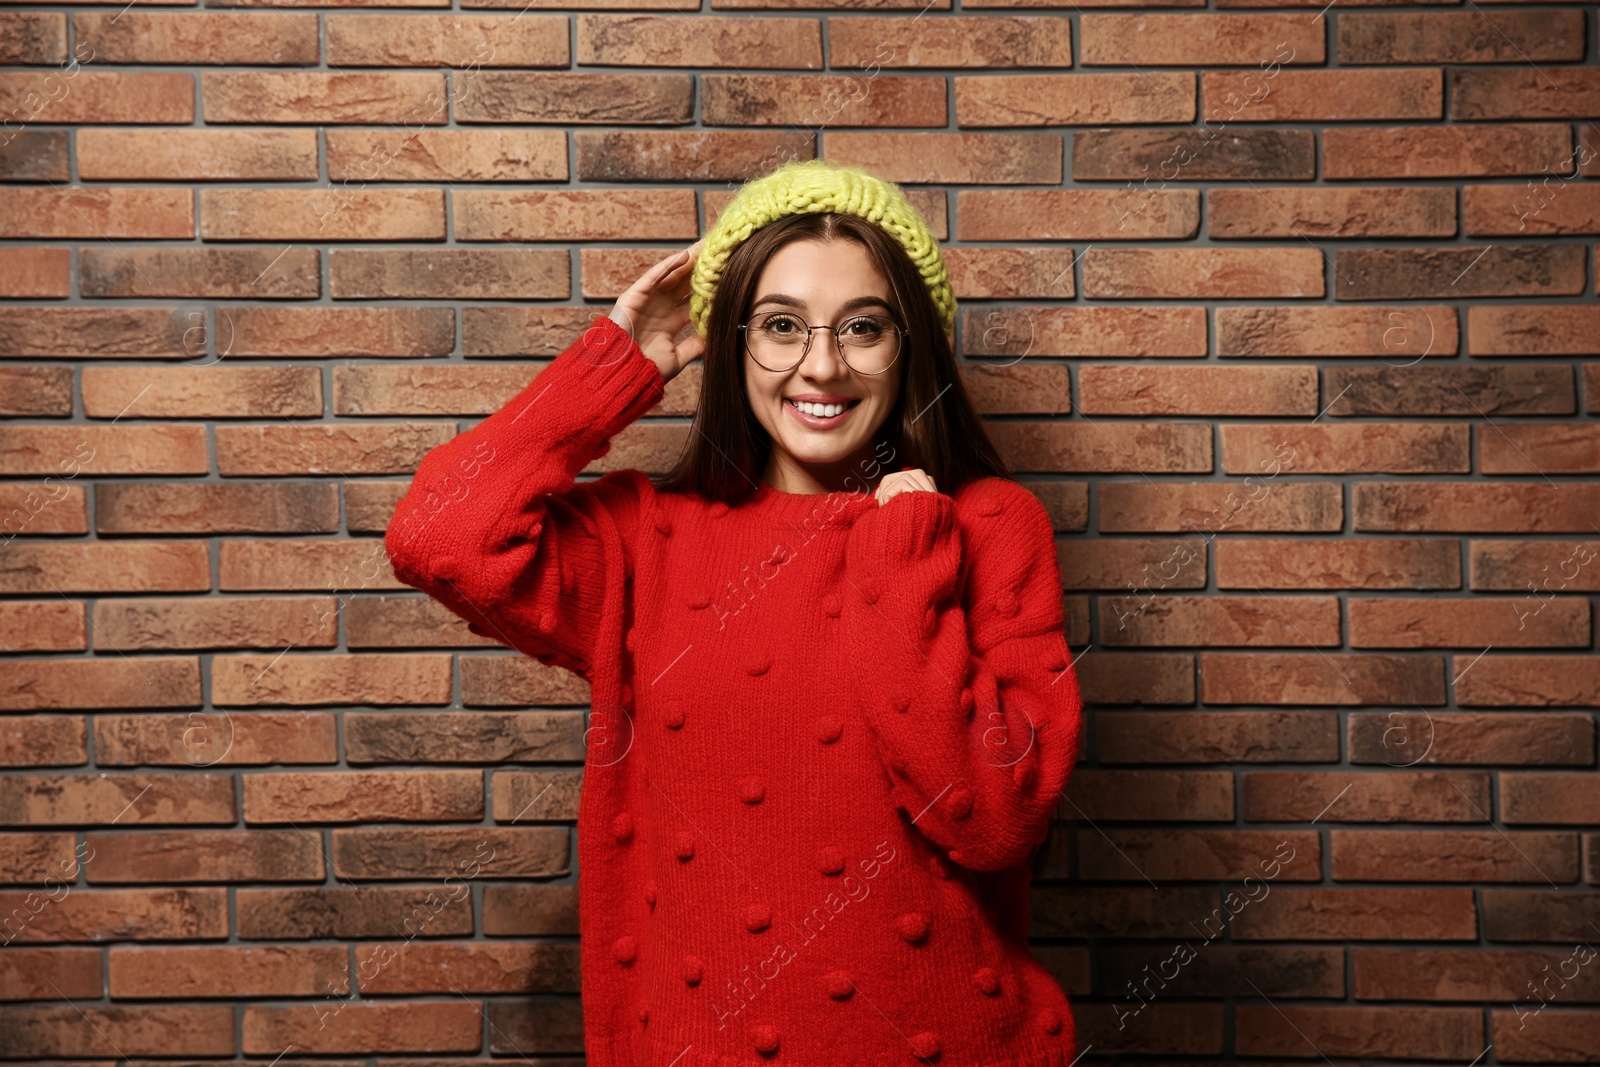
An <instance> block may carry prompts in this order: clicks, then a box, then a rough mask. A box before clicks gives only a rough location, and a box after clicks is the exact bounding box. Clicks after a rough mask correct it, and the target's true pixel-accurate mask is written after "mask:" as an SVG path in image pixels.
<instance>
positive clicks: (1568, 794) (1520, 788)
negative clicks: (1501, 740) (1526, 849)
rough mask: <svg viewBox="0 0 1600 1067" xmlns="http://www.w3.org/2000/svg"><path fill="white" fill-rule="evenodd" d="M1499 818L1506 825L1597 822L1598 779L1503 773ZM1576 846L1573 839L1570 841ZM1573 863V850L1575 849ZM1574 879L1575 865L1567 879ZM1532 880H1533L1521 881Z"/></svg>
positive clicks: (1599, 818) (1599, 804)
mask: <svg viewBox="0 0 1600 1067" xmlns="http://www.w3.org/2000/svg"><path fill="white" fill-rule="evenodd" d="M1500 818H1501V820H1502V821H1504V822H1505V823H1507V824H1508V825H1509V824H1511V823H1518V824H1530V823H1532V824H1544V825H1548V824H1551V823H1580V824H1581V823H1588V824H1590V825H1593V824H1594V823H1596V822H1600V776H1597V775H1595V774H1593V773H1592V772H1587V771H1581V772H1578V773H1576V774H1543V773H1538V772H1533V771H1506V772H1504V773H1502V774H1501V775H1500ZM1573 843H1574V844H1576V840H1574V842H1573ZM1573 858H1574V861H1575V860H1576V850H1574V857H1573ZM1576 877H1577V870H1576V863H1574V867H1573V870H1572V872H1571V874H1570V876H1569V877H1566V878H1556V879H1555V880H1556V881H1562V882H1570V881H1572V880H1573V879H1574V878H1576ZM1523 880H1524V881H1533V879H1531V878H1529V879H1523Z"/></svg>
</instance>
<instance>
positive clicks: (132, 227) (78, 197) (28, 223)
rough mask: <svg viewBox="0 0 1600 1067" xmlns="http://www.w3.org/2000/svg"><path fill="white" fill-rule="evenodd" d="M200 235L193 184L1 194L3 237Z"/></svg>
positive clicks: (16, 190) (12, 190) (18, 190)
mask: <svg viewBox="0 0 1600 1067" xmlns="http://www.w3.org/2000/svg"><path fill="white" fill-rule="evenodd" d="M193 236H194V194H193V193H191V192H190V191H189V190H187V189H166V188H152V189H142V188H138V187H136V186H129V185H119V186H112V187H110V188H106V189H88V188H81V187H75V188H71V189H29V188H16V187H13V188H9V189H7V190H6V195H5V197H4V198H3V199H0V237H4V238H14V237H55V238H74V237H76V238H84V239H87V240H95V241H100V240H106V239H108V238H118V237H176V238H192V237H193Z"/></svg>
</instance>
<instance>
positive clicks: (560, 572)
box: [384, 316, 665, 679]
mask: <svg viewBox="0 0 1600 1067" xmlns="http://www.w3.org/2000/svg"><path fill="white" fill-rule="evenodd" d="M664 389H665V381H664V380H663V378H662V376H661V372H660V370H659V369H657V367H656V365H655V364H654V363H653V362H651V360H650V359H649V358H648V357H647V356H645V354H644V353H643V352H642V351H640V350H639V347H638V346H637V345H636V344H635V343H634V341H633V338H632V337H631V336H629V334H628V333H627V331H625V330H624V329H623V328H622V327H621V326H619V325H617V323H615V322H614V321H612V320H611V319H610V318H609V317H606V316H601V317H597V318H596V319H595V320H594V322H593V323H592V324H591V325H590V326H589V328H588V329H587V330H585V331H584V333H583V335H582V336H581V337H580V338H578V340H576V341H574V342H573V343H572V344H571V345H570V346H569V347H568V348H567V349H566V351H564V352H562V353H561V354H560V355H559V356H557V357H556V358H555V359H554V360H552V361H551V363H550V364H549V365H548V366H547V367H545V369H544V370H543V371H541V372H540V373H539V375H538V377H536V378H535V379H534V380H533V382H532V383H530V384H529V385H528V386H527V387H526V388H525V389H523V390H522V391H521V392H520V393H518V394H517V395H516V396H514V397H513V398H512V399H511V400H510V401H509V402H508V403H507V404H506V405H505V406H504V407H502V408H501V409H500V410H499V411H496V412H495V413H494V414H492V415H490V416H489V417H488V418H486V419H484V420H483V421H482V422H480V423H479V424H478V425H477V426H475V427H473V428H472V429H470V430H467V431H465V432H464V433H461V434H458V435H457V436H456V437H454V438H452V439H451V440H449V441H447V442H445V443H444V444H442V445H439V446H437V447H435V448H434V449H433V450H431V451H430V452H428V453H427V455H425V456H423V458H422V461H421V462H420V463H419V464H418V465H417V472H416V475H415V477H414V478H413V480H412V483H411V486H410V488H409V489H408V490H407V491H406V494H405V496H404V497H402V498H401V500H400V503H399V506H398V507H397V508H396V509H395V515H394V519H393V520H392V521H391V522H390V524H389V527H388V530H387V531H386V532H385V534H384V545H385V548H386V549H387V551H388V555H389V560H390V563H391V565H392V566H393V568H394V573H395V577H397V578H398V579H399V580H400V581H401V582H403V583H405V584H406V585H409V586H412V587H414V588H417V589H421V590H422V591H423V592H425V593H427V594H428V595H429V596H432V597H434V598H435V599H437V600H439V601H440V602H441V603H443V604H444V605H445V606H446V607H448V608H449V609H450V610H451V611H453V612H454V613H456V614H457V615H459V616H461V617H462V618H464V619H466V620H467V624H468V629H470V630H471V631H472V632H473V633H475V634H479V635H481V636H485V637H491V638H494V639H496V640H498V641H500V642H501V643H503V644H506V645H509V646H511V647H513V648H516V649H518V650H519V651H522V652H525V653H527V654H528V655H530V656H533V657H535V658H536V659H538V660H539V661H540V662H542V663H545V664H549V665H554V666H560V667H565V668H567V669H569V670H571V671H573V672H574V673H576V674H579V675H580V676H582V677H584V678H585V679H589V678H590V670H591V667H592V664H593V659H594V649H595V642H596V639H597V636H598V633H599V630H600V626H601V622H602V619H601V615H602V606H603V605H602V601H603V596H604V590H605V588H606V576H607V573H608V571H609V569H610V568H613V567H621V568H623V569H624V573H626V571H627V570H630V569H631V567H632V560H631V551H629V550H626V549H625V555H624V556H623V558H614V557H615V556H616V553H615V552H614V551H613V552H611V553H608V552H607V551H606V550H605V548H604V544H605V542H604V540H603V539H602V537H601V536H600V531H599V529H598V528H597V521H598V520H597V516H596V513H595V509H597V508H603V509H605V510H606V512H607V513H608V514H609V516H610V518H611V519H612V521H614V522H615V524H616V526H617V528H618V531H619V533H620V534H621V541H622V543H623V544H624V545H625V546H631V545H633V544H634V543H635V538H634V536H633V534H634V532H635V530H636V529H637V527H638V525H639V521H640V518H639V517H640V514H641V513H642V511H643V509H644V507H645V504H646V500H645V498H646V496H647V495H648V494H649V493H650V492H651V491H652V487H651V484H650V481H649V479H648V478H646V477H644V475H643V474H642V473H640V472H639V471H635V470H619V471H611V472H608V473H607V474H606V475H604V476H603V477H601V478H599V479H598V480H596V481H593V482H585V483H581V484H580V483H578V482H577V481H576V480H575V476H576V475H577V474H578V473H579V472H580V471H582V470H583V469H584V468H585V467H586V466H588V465H589V464H590V463H591V462H593V461H594V460H595V459H597V458H598V457H600V456H603V455H605V454H606V452H608V451H610V448H611V442H610V439H611V437H612V436H614V435H615V434H616V433H618V432H619V431H621V430H622V429H623V428H624V427H626V426H627V425H628V424H629V423H631V422H632V421H633V420H635V419H636V418H638V417H639V416H640V415H642V414H643V413H644V412H645V411H647V410H649V409H650V408H651V407H653V406H654V405H655V404H657V403H658V402H659V401H660V400H661V397H662V395H663V392H664Z"/></svg>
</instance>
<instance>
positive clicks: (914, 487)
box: [874, 467, 939, 507]
mask: <svg viewBox="0 0 1600 1067" xmlns="http://www.w3.org/2000/svg"><path fill="white" fill-rule="evenodd" d="M938 491H939V489H938V487H937V486H935V485H934V484H933V475H931V474H929V473H928V472H927V471H925V470H923V469H922V468H921V467H911V468H907V469H906V470H900V471H895V472H894V473H892V474H885V475H884V476H883V478H882V479H880V480H879V482H878V488H877V490H876V493H875V494H874V495H875V496H876V499H877V501H878V506H879V507H882V506H883V505H884V504H887V503H888V502H889V501H891V500H893V499H894V498H895V497H897V496H899V495H900V494H901V493H917V492H924V493H937V492H938Z"/></svg>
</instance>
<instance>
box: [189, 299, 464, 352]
mask: <svg viewBox="0 0 1600 1067" xmlns="http://www.w3.org/2000/svg"><path fill="white" fill-rule="evenodd" d="M217 315H218V318H219V322H225V323H226V324H227V329H228V338H229V340H230V342H231V343H230V344H229V346H228V354H229V355H230V356H304V357H310V358H326V357H329V356H443V355H448V354H449V352H450V350H451V349H452V348H453V347H454V346H455V312H454V311H453V310H452V309H451V308H445V307H231V306H230V307H221V308H218V309H217Z"/></svg>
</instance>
